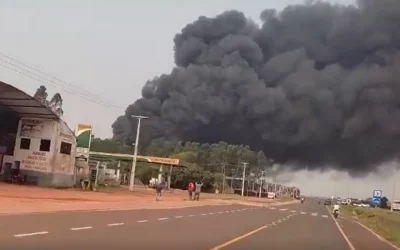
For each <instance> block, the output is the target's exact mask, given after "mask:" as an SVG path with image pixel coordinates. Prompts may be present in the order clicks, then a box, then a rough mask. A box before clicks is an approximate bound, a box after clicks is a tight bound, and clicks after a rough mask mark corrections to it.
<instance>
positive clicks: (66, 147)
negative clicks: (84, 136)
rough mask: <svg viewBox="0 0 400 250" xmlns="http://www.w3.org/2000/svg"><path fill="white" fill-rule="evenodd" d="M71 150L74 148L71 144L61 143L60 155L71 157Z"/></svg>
mask: <svg viewBox="0 0 400 250" xmlns="http://www.w3.org/2000/svg"><path fill="white" fill-rule="evenodd" d="M71 148H72V144H71V143H66V142H61V147H60V153H61V154H65V155H70V154H71Z"/></svg>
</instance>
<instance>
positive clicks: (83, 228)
mask: <svg viewBox="0 0 400 250" xmlns="http://www.w3.org/2000/svg"><path fill="white" fill-rule="evenodd" d="M92 228H93V227H92V226H87V227H73V228H70V230H71V231H79V230H88V229H92Z"/></svg>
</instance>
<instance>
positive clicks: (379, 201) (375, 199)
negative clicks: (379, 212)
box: [372, 197, 381, 206]
mask: <svg viewBox="0 0 400 250" xmlns="http://www.w3.org/2000/svg"><path fill="white" fill-rule="evenodd" d="M372 202H373V203H374V205H375V206H378V205H380V204H381V198H379V197H376V198H374V199H373V200H372Z"/></svg>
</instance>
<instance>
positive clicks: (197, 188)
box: [194, 181, 203, 201]
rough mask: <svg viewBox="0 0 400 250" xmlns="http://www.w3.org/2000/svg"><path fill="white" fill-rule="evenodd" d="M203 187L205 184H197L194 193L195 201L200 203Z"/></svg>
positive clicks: (199, 182)
mask: <svg viewBox="0 0 400 250" xmlns="http://www.w3.org/2000/svg"><path fill="white" fill-rule="evenodd" d="M202 186H203V183H202V182H201V181H198V182H196V188H195V191H194V200H196V201H198V200H199V199H200V192H201V187H202Z"/></svg>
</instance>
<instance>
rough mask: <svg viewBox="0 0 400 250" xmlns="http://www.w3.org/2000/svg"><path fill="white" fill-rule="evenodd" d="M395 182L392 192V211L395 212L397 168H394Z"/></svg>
mask: <svg viewBox="0 0 400 250" xmlns="http://www.w3.org/2000/svg"><path fill="white" fill-rule="evenodd" d="M393 177H394V180H393V191H392V200H391V202H390V211H391V212H393V202H394V196H395V193H396V180H397V166H395V167H394V175H393Z"/></svg>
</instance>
